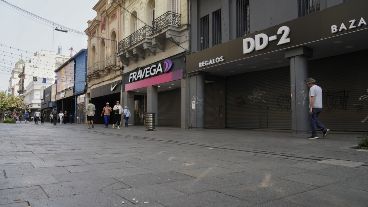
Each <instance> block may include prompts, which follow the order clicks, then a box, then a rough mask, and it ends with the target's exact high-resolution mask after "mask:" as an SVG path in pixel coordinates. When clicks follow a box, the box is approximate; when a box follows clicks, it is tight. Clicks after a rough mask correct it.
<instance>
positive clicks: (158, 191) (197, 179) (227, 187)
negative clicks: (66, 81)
mask: <svg viewBox="0 0 368 207" xmlns="http://www.w3.org/2000/svg"><path fill="white" fill-rule="evenodd" d="M304 137H305V136H297V137H296V136H293V135H292V134H290V133H288V132H269V131H255V130H231V129H225V130H206V129H192V130H182V129H177V128H158V129H157V130H156V131H145V129H144V128H143V127H137V126H134V127H128V128H122V129H120V130H119V129H111V128H108V129H106V128H103V126H102V125H97V126H96V127H95V128H94V129H88V128H87V126H84V125H69V124H66V125H57V126H52V125H50V124H44V125H34V124H22V125H5V124H0V206H1V207H28V206H31V207H74V206H78V207H115V206H122V207H134V206H136V207H233V206H234V207H247V206H251V207H258V206H262V207H266V206H267V207H268V206H269V207H271V206H272V207H274V206H280V207H281V206H282V207H284V206H291V207H309V206H310V207H312V206H313V207H315V206H323V207H329V206H331V207H335V206H341V207H346V206H358V207H360V206H362V207H367V203H368V179H367V174H368V165H367V162H368V152H359V151H356V150H354V149H351V148H350V147H351V146H354V145H356V143H357V142H356V137H358V135H356V134H340V133H339V134H334V133H332V134H330V135H329V136H328V138H327V139H320V140H308V139H306V138H304ZM1 173H2V175H1Z"/></svg>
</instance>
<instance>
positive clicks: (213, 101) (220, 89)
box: [204, 75, 226, 129]
mask: <svg viewBox="0 0 368 207" xmlns="http://www.w3.org/2000/svg"><path fill="white" fill-rule="evenodd" d="M204 90H205V94H206V95H205V99H204V127H205V128H209V129H221V128H225V110H226V109H225V90H226V80H225V78H223V77H213V76H209V75H207V76H206V78H205V86H204Z"/></svg>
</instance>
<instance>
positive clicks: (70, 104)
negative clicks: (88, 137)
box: [55, 58, 75, 123]
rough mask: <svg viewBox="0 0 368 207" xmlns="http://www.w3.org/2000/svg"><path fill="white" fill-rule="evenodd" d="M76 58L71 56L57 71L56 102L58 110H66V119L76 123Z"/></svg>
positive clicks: (68, 121) (67, 121)
mask: <svg viewBox="0 0 368 207" xmlns="http://www.w3.org/2000/svg"><path fill="white" fill-rule="evenodd" d="M74 64H75V63H74V60H73V59H72V58H71V59H69V60H68V61H66V62H65V63H64V64H63V65H61V66H60V67H59V68H58V69H56V70H55V72H56V77H57V81H56V103H57V110H58V112H61V111H62V112H64V121H65V122H66V123H74V115H75V97H74V82H75V81H74V80H75V77H74V72H75V70H74V69H75V68H74Z"/></svg>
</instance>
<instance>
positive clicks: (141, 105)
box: [134, 95, 147, 125]
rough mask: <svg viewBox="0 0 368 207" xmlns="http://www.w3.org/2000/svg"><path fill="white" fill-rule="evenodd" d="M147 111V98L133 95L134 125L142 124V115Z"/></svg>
mask: <svg viewBox="0 0 368 207" xmlns="http://www.w3.org/2000/svg"><path fill="white" fill-rule="evenodd" d="M146 109H147V96H146V95H134V125H143V124H144V115H145V113H146V111H147V110H146Z"/></svg>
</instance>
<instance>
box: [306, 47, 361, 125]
mask: <svg viewBox="0 0 368 207" xmlns="http://www.w3.org/2000/svg"><path fill="white" fill-rule="evenodd" d="M367 57H368V51H362V52H357V53H352V54H347V55H341V56H336V57H332V58H326V59H322V60H317V61H311V62H310V64H309V67H310V75H311V76H312V77H314V78H315V79H316V80H317V85H320V86H321V87H322V90H323V108H324V109H323V112H322V113H321V116H320V119H321V120H322V122H323V123H324V124H325V125H326V127H328V128H331V129H332V130H334V131H367V130H368V123H361V121H362V120H363V119H364V118H365V117H366V116H367V115H368V102H363V101H360V100H359V97H360V96H362V95H364V94H366V95H367V94H368V93H367V89H368V80H367V79H368V69H367V61H366V59H367Z"/></svg>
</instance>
